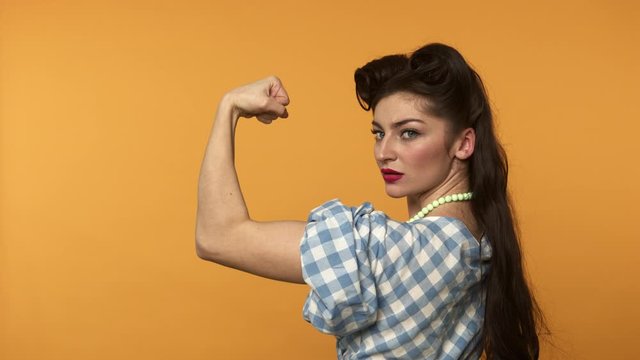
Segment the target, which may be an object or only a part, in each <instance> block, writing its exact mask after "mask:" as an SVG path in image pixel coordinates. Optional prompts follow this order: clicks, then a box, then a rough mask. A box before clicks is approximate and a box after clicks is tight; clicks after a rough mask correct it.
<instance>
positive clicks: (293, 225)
mask: <svg viewBox="0 0 640 360" xmlns="http://www.w3.org/2000/svg"><path fill="white" fill-rule="evenodd" d="M305 225H306V222H303V221H293V220H287V221H267V222H261V221H255V220H247V221H243V222H241V223H238V224H237V225H235V226H234V227H232V228H230V229H228V231H226V232H225V234H224V236H222V237H221V239H219V240H217V241H216V245H215V248H214V249H212V250H211V251H210V252H209V255H208V256H206V257H203V258H206V260H210V261H213V262H215V263H218V264H220V265H224V266H227V267H231V268H234V269H238V270H242V271H246V272H249V273H252V274H255V275H258V276H262V277H266V278H270V279H275V280H280V281H286V282H293V283H300V284H303V283H304V280H303V278H302V267H301V263H300V241H301V240H302V236H303V235H304V229H305Z"/></svg>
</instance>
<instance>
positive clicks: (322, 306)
mask: <svg viewBox="0 0 640 360" xmlns="http://www.w3.org/2000/svg"><path fill="white" fill-rule="evenodd" d="M373 210H374V209H373V207H372V205H371V204H370V203H369V202H365V203H363V204H362V205H360V206H358V207H348V206H345V205H344V204H342V203H341V202H340V200H339V199H333V200H330V201H328V202H325V203H324V204H322V205H320V206H318V207H316V208H315V209H313V210H312V211H311V213H310V214H309V218H308V219H307V225H306V227H305V231H304V236H303V238H302V240H301V242H300V257H301V262H302V276H303V278H304V281H305V282H306V283H307V284H308V285H309V286H310V287H311V290H310V291H309V294H308V296H307V299H306V301H305V303H304V306H303V317H304V319H305V320H306V321H308V322H309V323H311V324H312V325H313V326H314V327H315V328H316V329H318V330H320V331H321V332H323V333H328V334H334V335H338V336H342V335H347V334H349V333H352V332H355V331H358V330H362V329H364V328H366V327H368V326H369V325H371V324H372V323H374V322H375V321H376V313H377V309H378V304H377V300H376V295H377V293H376V283H375V278H374V272H373V267H374V266H375V262H376V259H375V254H376V252H377V251H378V249H377V246H378V244H377V243H376V241H375V236H372V234H371V233H372V231H373V230H374V228H375V227H376V226H379V225H377V224H376V223H375V221H374V219H372V214H371V213H372V211H373Z"/></svg>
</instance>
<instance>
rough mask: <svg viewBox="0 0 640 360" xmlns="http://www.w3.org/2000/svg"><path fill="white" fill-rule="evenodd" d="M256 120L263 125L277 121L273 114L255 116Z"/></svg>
mask: <svg viewBox="0 0 640 360" xmlns="http://www.w3.org/2000/svg"><path fill="white" fill-rule="evenodd" d="M256 118H257V119H258V120H260V121H262V122H263V123H265V124H270V123H271V122H272V121H273V120H275V119H277V118H278V116H277V115H273V114H260V115H258V116H256Z"/></svg>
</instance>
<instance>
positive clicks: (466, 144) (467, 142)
mask: <svg viewBox="0 0 640 360" xmlns="http://www.w3.org/2000/svg"><path fill="white" fill-rule="evenodd" d="M475 147H476V131H475V130H474V129H473V128H466V129H464V130H463V131H462V133H461V134H460V136H459V137H458V141H456V148H455V157H457V158H458V159H460V160H466V159H468V158H469V157H471V155H473V150H474V149H475Z"/></svg>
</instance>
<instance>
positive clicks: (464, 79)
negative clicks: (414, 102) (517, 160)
mask: <svg viewBox="0 0 640 360" xmlns="http://www.w3.org/2000/svg"><path fill="white" fill-rule="evenodd" d="M355 82H356V96H357V99H358V102H359V103H360V106H362V108H364V109H365V110H371V109H375V107H376V104H377V103H378V102H379V101H380V100H381V99H382V98H384V97H385V96H388V95H391V94H393V93H396V92H401V91H402V92H408V93H412V94H415V95H418V96H419V97H422V98H423V99H424V100H426V101H425V102H424V108H425V109H424V110H425V111H426V112H427V113H429V114H430V115H433V116H436V117H440V118H443V119H445V120H446V121H447V122H448V124H449V125H450V129H451V130H452V132H454V133H458V132H459V131H461V130H463V129H466V128H473V129H474V130H475V132H476V144H475V150H474V153H473V155H472V156H471V158H470V159H468V160H466V161H468V165H469V166H468V169H469V182H470V187H471V189H470V190H471V191H473V200H472V202H471V206H472V209H473V215H474V216H475V218H476V219H477V221H478V222H479V223H480V224H481V226H482V227H483V228H484V229H485V233H486V235H487V238H488V240H489V241H490V243H491V247H492V258H491V267H490V270H489V273H488V274H487V276H486V277H485V280H484V281H485V284H486V288H487V299H486V306H485V317H484V326H483V329H482V335H481V339H482V340H481V342H480V345H479V346H481V347H482V349H483V350H484V352H485V353H486V355H487V358H488V359H537V358H538V356H539V342H538V334H539V333H541V332H540V330H541V329H544V330H546V332H545V333H547V334H548V331H549V329H548V327H547V325H546V321H545V320H544V316H543V313H542V311H541V310H540V307H539V306H538V304H537V302H536V300H535V298H534V297H533V294H532V293H531V292H530V290H529V286H528V285H527V281H526V279H525V276H524V272H523V266H522V254H521V250H520V241H519V236H518V230H517V224H516V222H515V218H514V216H513V212H512V206H511V201H510V198H509V194H508V191H507V177H508V162H507V157H506V153H505V151H504V149H503V147H502V146H501V145H500V142H499V141H498V139H497V137H496V135H495V131H494V124H493V114H492V111H491V107H490V106H489V102H488V99H487V94H486V90H485V87H484V84H483V83H482V80H481V79H480V76H479V75H478V74H477V73H476V71H475V70H473V69H472V68H471V67H470V66H469V65H468V64H467V62H466V61H465V60H464V58H463V57H462V55H461V54H460V53H459V52H458V51H457V50H455V49H454V48H452V47H450V46H447V45H444V44H440V43H433V44H428V45H425V46H423V47H421V48H419V49H418V50H416V51H415V52H413V53H412V54H410V55H404V54H396V55H388V56H384V57H382V58H379V59H376V60H373V61H370V62H369V63H367V64H366V65H364V66H363V67H361V68H358V69H357V70H356V72H355Z"/></svg>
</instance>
